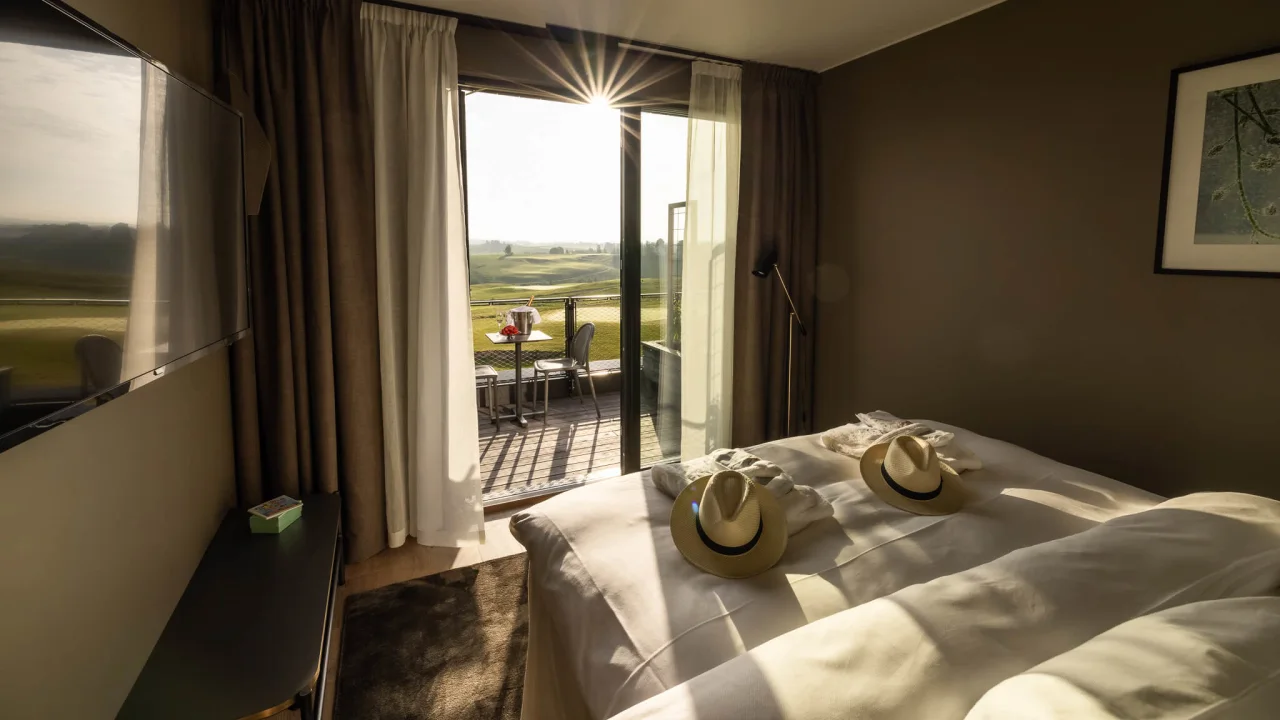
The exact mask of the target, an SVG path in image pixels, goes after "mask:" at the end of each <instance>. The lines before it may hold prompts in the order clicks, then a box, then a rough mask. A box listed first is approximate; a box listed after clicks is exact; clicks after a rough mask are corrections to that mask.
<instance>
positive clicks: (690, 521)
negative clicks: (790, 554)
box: [671, 470, 787, 578]
mask: <svg viewBox="0 0 1280 720" xmlns="http://www.w3.org/2000/svg"><path fill="white" fill-rule="evenodd" d="M671 538H672V539H673V540H675V543H676V547H677V548H679V549H680V553H681V554H682V555H684V557H685V559H686V560H688V561H689V562H691V563H693V564H694V565H696V566H697V567H699V568H701V569H703V570H705V571H707V572H709V573H711V574H713V575H719V576H720V577H726V578H745V577H751V576H752V575H757V574H759V573H762V572H764V571H765V570H768V569H769V568H771V567H773V566H774V564H776V563H777V562H778V559H779V558H781V557H782V553H783V551H785V550H786V549H787V517H786V514H785V513H784V512H783V511H782V506H781V505H779V504H778V500H777V498H775V497H774V496H773V493H771V492H769V491H768V490H766V489H765V488H764V487H762V486H760V485H759V484H757V483H756V482H754V481H752V480H751V478H749V477H747V476H746V475H743V474H742V473H740V472H736V471H734V470H724V471H722V472H718V473H716V474H715V475H712V476H711V477H706V478H702V479H701V480H697V481H695V482H692V483H690V484H689V485H687V486H686V487H685V488H684V490H681V491H680V494H679V495H677V496H676V502H675V506H674V507H672V508H671Z"/></svg>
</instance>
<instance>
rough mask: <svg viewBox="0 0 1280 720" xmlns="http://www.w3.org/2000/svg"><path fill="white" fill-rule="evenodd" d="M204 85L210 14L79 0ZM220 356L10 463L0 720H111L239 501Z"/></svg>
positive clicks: (14, 453) (1, 554) (165, 3)
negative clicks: (223, 521) (221, 524)
mask: <svg viewBox="0 0 1280 720" xmlns="http://www.w3.org/2000/svg"><path fill="white" fill-rule="evenodd" d="M72 5H73V6H75V7H76V8H77V9H79V10H80V11H82V12H84V13H85V14H86V15H88V16H90V17H92V18H93V19H95V20H97V21H98V22H100V23H102V24H103V25H104V26H106V27H108V28H111V29H112V30H113V31H115V32H117V33H118V34H120V35H121V36H122V37H124V38H125V39H126V40H129V41H130V42H132V43H134V44H136V45H138V46H139V47H141V48H143V49H144V50H146V51H147V52H149V53H152V54H153V55H155V56H156V57H157V58H158V59H159V60H161V61H163V62H166V63H168V64H169V66H170V67H171V68H172V69H173V70H175V71H177V72H178V73H179V74H181V75H183V76H184V77H187V78H188V79H190V80H192V81H195V82H198V83H201V84H204V85H205V86H206V87H207V86H208V84H209V82H210V79H211V75H212V29H211V20H210V13H211V11H212V0H72ZM231 442H232V441H231V406H230V390H229V389H228V383H227V354H226V352H225V351H218V352H216V353H214V354H213V355H211V356H210V357H207V358H205V359H203V360H199V361H197V362H195V363H193V364H192V365H190V366H187V367H185V368H182V369H180V370H178V371H175V372H173V373H170V374H168V375H166V376H165V377H163V378H161V379H159V380H156V381H155V382H153V383H151V384H149V385H147V386H146V387H143V388H141V389H140V390H137V391H136V392H133V393H130V394H128V395H126V396H124V397H122V398H120V399H118V400H114V401H112V402H111V403H109V404H108V405H106V406H104V407H101V408H98V409H96V410H94V411H93V412H91V413H88V414H87V415H85V416H83V417H80V418H77V419H76V420H73V421H72V422H69V423H67V424H66V425H63V426H61V427H59V428H57V429H55V430H52V431H50V432H47V433H45V434H43V435H41V436H39V437H37V438H35V439H33V440H30V441H28V442H26V443H23V444H22V445H19V446H17V447H15V448H13V449H11V450H9V451H7V452H5V453H3V454H0V497H3V498H4V499H3V501H2V502H0V598H3V602H2V603H0V677H3V678H4V679H3V681H0V715H2V716H3V717H5V718H6V719H8V718H14V719H18V718H42V719H43V718H77V719H84V720H91V719H92V718H110V717H114V716H115V714H116V711H117V710H118V709H119V707H120V704H121V703H122V702H123V701H124V697H125V695H127V694H128V692H129V688H130V687H132V685H133V681H134V679H135V678H136V677H137V674H138V672H139V671H140V670H141V669H142V665H143V663H144V662H145V661H146V658H147V655H148V654H150V652H151V648H152V647H153V646H154V644H155V641H156V638H157V637H159V635H160V631H161V630H162V629H163V628H164V625H165V623H166V622H167V621H168V618H169V614H170V613H171V612H172V610H173V607H174V605H175V604H176V603H177V601H178V598H179V597H180V596H181V594H182V590H183V588H184V587H185V586H186V583H187V580H188V578H190V576H191V573H192V571H193V570H194V569H195V567H196V565H197V564H198V563H199V561H200V556H201V555H202V554H203V552H204V547H205V545H206V544H208V542H209V539H210V538H211V537H212V535H213V531H214V529H215V528H216V526H217V523H218V521H219V520H220V519H221V517H222V514H223V513H224V512H225V510H226V508H227V507H229V506H230V504H231V503H232V502H233V500H234V493H235V490H234V464H233V454H232V444H231Z"/></svg>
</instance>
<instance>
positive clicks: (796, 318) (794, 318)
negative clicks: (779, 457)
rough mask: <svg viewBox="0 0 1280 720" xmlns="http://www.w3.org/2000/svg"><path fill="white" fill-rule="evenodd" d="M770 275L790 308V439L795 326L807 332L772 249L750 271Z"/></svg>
mask: <svg viewBox="0 0 1280 720" xmlns="http://www.w3.org/2000/svg"><path fill="white" fill-rule="evenodd" d="M770 273H772V274H773V275H774V276H775V277H777V278H778V284H779V285H781V286H782V294H783V295H784V296H786V298H787V305H788V306H790V308H791V316H790V317H789V318H788V319H787V437H791V369H792V368H791V355H792V351H793V349H794V346H795V339H796V326H797V325H799V326H800V334H801V335H808V334H809V331H808V330H806V329H805V327H804V320H801V319H800V311H799V310H796V303H795V301H794V300H792V299H791V291H789V290H787V282H786V281H785V280H783V279H782V271H781V270H779V269H778V251H777V250H775V249H772V248H770V249H769V250H766V251H765V252H764V253H763V254H762V255H760V259H759V260H757V261H756V266H755V268H753V269H752V270H751V274H752V275H755V276H756V277H758V278H767V277H769V274H770Z"/></svg>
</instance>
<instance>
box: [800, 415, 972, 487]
mask: <svg viewBox="0 0 1280 720" xmlns="http://www.w3.org/2000/svg"><path fill="white" fill-rule="evenodd" d="M904 435H914V436H916V437H919V438H921V439H923V440H924V441H925V442H927V443H929V444H930V445H932V446H933V449H934V450H935V451H936V452H937V453H938V459H939V460H941V461H942V462H944V463H946V464H948V465H950V466H951V469H953V470H955V471H956V472H964V471H966V470H981V469H982V460H980V459H979V458H978V456H977V455H974V454H973V451H972V450H970V449H969V448H967V447H965V446H964V445H963V444H962V443H960V442H959V441H957V440H956V436H955V434H953V433H949V432H947V431H945V430H934V429H933V428H931V427H929V426H928V425H922V424H920V423H916V422H911V421H910V420H903V419H902V418H899V417H896V416H894V415H890V414H889V413H887V412H885V411H883V410H877V411H875V412H871V413H858V422H856V423H850V424H848V425H841V426H840V427H836V428H831V429H830V430H828V431H826V432H824V433H822V444H823V445H824V446H825V447H826V448H827V449H828V450H831V451H834V452H838V453H840V454H841V455H848V456H849V457H851V458H854V459H861V458H862V456H863V454H864V453H866V451H867V448H870V447H871V446H872V445H879V444H880V443H887V442H890V441H891V440H893V439H894V438H897V437H902V436H904Z"/></svg>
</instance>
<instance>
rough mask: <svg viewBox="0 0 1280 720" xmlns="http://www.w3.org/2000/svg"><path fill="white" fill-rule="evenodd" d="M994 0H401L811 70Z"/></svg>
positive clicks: (947, 21) (884, 44)
mask: <svg viewBox="0 0 1280 720" xmlns="http://www.w3.org/2000/svg"><path fill="white" fill-rule="evenodd" d="M402 1H406V0H402ZM1001 1H1002V0H407V2H411V3H413V4H417V5H424V6H429V7H434V8H438V9H440V10H449V11H453V12H458V13H467V14H470V15H480V16H482V17H488V18H494V19H497V20H506V21H509V22H516V23H521V24H524V25H534V26H539V27H541V26H543V25H563V26H565V27H571V28H577V29H581V30H589V31H592V32H599V33H605V34H608V35H615V36H618V37H623V38H628V39H635V40H644V41H647V42H651V43H660V44H662V45H669V46H672V47H678V48H687V49H690V50H697V51H700V52H704V53H709V54H713V55H722V56H725V57H730V58H735V59H739V60H756V61H759V62H768V63H774V64H778V65H787V66H790V67H798V68H805V69H807V70H818V71H822V70H828V69H830V68H833V67H835V66H836V65H840V64H842V63H845V62H848V61H849V60H852V59H854V58H856V57H860V56H862V55H866V54H867V53H870V52H874V51H876V50H879V49H880V48H883V47H885V46H887V45H892V44H893V43H896V42H901V41H902V40H906V39H907V38H909V37H912V36H913V35H919V34H920V33H922V32H926V31H928V30H932V29H933V28H936V27H938V26H940V25H945V24H947V23H949V22H952V21H953V20H958V19H960V18H962V17H964V16H965V15H969V14H971V13H975V12H977V11H979V10H982V9H984V8H987V7H990V6H992V5H995V4H997V3H999V2H1001Z"/></svg>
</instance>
